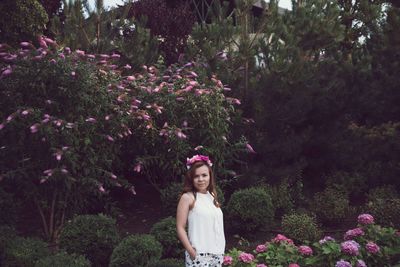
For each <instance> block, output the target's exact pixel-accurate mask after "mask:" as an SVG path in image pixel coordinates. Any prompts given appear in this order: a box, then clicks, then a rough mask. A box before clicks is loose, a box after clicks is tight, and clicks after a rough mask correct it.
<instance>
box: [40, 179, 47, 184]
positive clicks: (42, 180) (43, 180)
mask: <svg viewBox="0 0 400 267" xmlns="http://www.w3.org/2000/svg"><path fill="white" fill-rule="evenodd" d="M46 181H47V179H46V178H42V179H40V181H39V182H40V183H41V184H43V183H45V182H46Z"/></svg>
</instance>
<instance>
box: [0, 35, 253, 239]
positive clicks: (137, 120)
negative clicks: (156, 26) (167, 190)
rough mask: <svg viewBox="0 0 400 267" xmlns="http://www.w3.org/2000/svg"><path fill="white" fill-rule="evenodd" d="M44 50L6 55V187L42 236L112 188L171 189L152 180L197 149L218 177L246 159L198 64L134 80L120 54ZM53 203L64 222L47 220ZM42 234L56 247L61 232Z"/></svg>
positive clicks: (1, 88) (226, 108)
mask: <svg viewBox="0 0 400 267" xmlns="http://www.w3.org/2000/svg"><path fill="white" fill-rule="evenodd" d="M38 43H39V45H40V47H35V46H34V45H32V44H31V43H28V42H22V43H21V44H20V48H19V49H14V48H12V47H10V46H7V45H5V44H1V45H0V106H1V107H2V109H1V110H0V147H1V149H0V161H1V162H0V167H1V168H0V170H1V172H0V177H1V180H2V182H3V183H8V181H13V183H17V184H18V187H22V188H29V191H30V192H29V194H27V195H26V196H25V197H26V200H27V201H32V202H33V203H37V205H38V209H39V212H40V214H43V216H42V218H43V225H44V228H46V227H47V228H48V226H50V225H52V226H54V225H57V226H59V227H61V226H62V224H63V220H64V219H65V217H66V215H67V214H73V213H76V212H79V210H76V209H75V210H74V208H73V207H76V208H83V209H84V208H85V207H84V206H83V204H82V205H80V206H79V207H78V206H76V205H75V206H73V205H70V202H68V201H75V202H79V203H88V202H87V201H86V200H85V198H88V197H89V196H91V195H97V196H99V197H101V196H103V195H106V194H108V193H109V192H110V190H112V188H113V187H123V188H125V189H126V190H127V191H128V192H130V193H131V194H132V195H134V194H136V191H135V188H134V186H133V185H132V184H131V181H132V180H131V179H132V178H131V179H127V178H126V176H128V177H135V178H137V177H150V178H149V179H150V182H152V183H153V184H154V185H159V184H161V183H162V182H164V183H167V182H169V181H168V180H166V178H165V175H162V177H160V176H159V175H155V174H159V173H169V174H170V178H169V179H173V178H175V177H177V176H178V174H180V173H182V172H184V171H185V170H184V169H185V168H184V165H183V164H184V163H183V162H184V159H185V158H186V157H187V156H188V155H189V154H190V153H191V152H192V151H194V150H193V148H195V147H198V148H199V147H202V151H199V153H202V154H203V153H205V154H208V155H210V156H211V158H212V160H213V161H215V162H217V164H216V165H217V166H216V168H217V169H221V168H222V167H223V165H224V163H225V162H227V161H228V160H229V153H230V151H232V149H236V150H241V151H245V150H246V146H245V144H246V142H244V141H243V142H242V141H238V142H234V141H232V140H231V139H230V136H229V133H230V127H231V125H233V123H234V119H235V118H234V117H235V107H234V105H235V104H234V103H233V102H235V101H232V99H228V98H227V97H225V95H224V94H223V93H224V86H223V85H222V83H221V81H220V80H218V79H217V77H210V79H208V77H205V76H204V75H201V73H200V72H199V71H197V70H196V67H198V68H199V66H198V64H197V63H189V64H186V65H184V66H171V67H168V68H166V69H162V70H161V69H158V68H156V67H154V66H143V69H142V71H141V72H138V73H132V72H130V71H131V67H130V66H129V65H121V64H119V58H120V56H119V55H118V54H117V53H112V54H100V55H94V54H88V53H86V52H85V51H82V50H75V51H72V50H71V49H69V48H68V47H61V46H59V45H58V44H57V43H56V42H55V41H53V40H51V39H49V38H47V37H39V39H38ZM196 71H197V72H198V73H196ZM236 102H237V101H236ZM243 140H244V139H243ZM241 142H242V143H241ZM231 159H232V160H234V158H231ZM167 163H168V164H167ZM152 164H153V165H152ZM165 166H166V167H165ZM152 167H155V168H152ZM163 168H164V169H163ZM152 170H154V171H153V173H152ZM161 171H162V172H161ZM24 192H28V191H27V190H24ZM33 192H34V193H33ZM32 197H34V198H35V199H31V198H32ZM46 203H47V204H46ZM51 203H55V208H54V209H52V211H50V212H53V215H55V214H59V215H60V216H59V218H56V217H57V216H50V215H48V214H46V212H48V210H47V209H45V207H49V206H51ZM89 204H90V203H89ZM46 218H51V220H57V222H55V221H54V222H47V221H46ZM45 232H46V235H47V236H48V237H49V238H56V236H55V235H56V234H57V231H56V229H45Z"/></svg>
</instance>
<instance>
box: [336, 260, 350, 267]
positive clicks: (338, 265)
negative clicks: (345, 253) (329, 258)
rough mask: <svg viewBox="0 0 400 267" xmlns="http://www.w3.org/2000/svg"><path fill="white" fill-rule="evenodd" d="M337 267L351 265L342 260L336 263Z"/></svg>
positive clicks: (348, 266)
mask: <svg viewBox="0 0 400 267" xmlns="http://www.w3.org/2000/svg"><path fill="white" fill-rule="evenodd" d="M335 267H351V263H350V262H348V261H345V260H340V261H338V262H336V265H335Z"/></svg>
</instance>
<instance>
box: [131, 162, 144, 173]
mask: <svg viewBox="0 0 400 267" xmlns="http://www.w3.org/2000/svg"><path fill="white" fill-rule="evenodd" d="M133 170H134V171H135V172H140V171H141V170H142V164H141V163H136V165H135V167H134V168H133Z"/></svg>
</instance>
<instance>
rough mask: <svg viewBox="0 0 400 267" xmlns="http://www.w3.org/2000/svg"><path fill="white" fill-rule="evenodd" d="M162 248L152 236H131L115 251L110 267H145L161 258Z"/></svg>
mask: <svg viewBox="0 0 400 267" xmlns="http://www.w3.org/2000/svg"><path fill="white" fill-rule="evenodd" d="M161 253H162V246H161V244H160V242H158V241H157V240H156V239H155V238H154V236H152V235H131V236H128V237H126V238H124V239H123V240H122V241H121V243H119V244H118V246H117V247H116V248H115V249H114V251H113V253H112V255H111V260H110V267H125V266H135V267H145V266H146V265H147V264H149V263H151V262H153V261H158V260H159V259H160V258H161Z"/></svg>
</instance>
